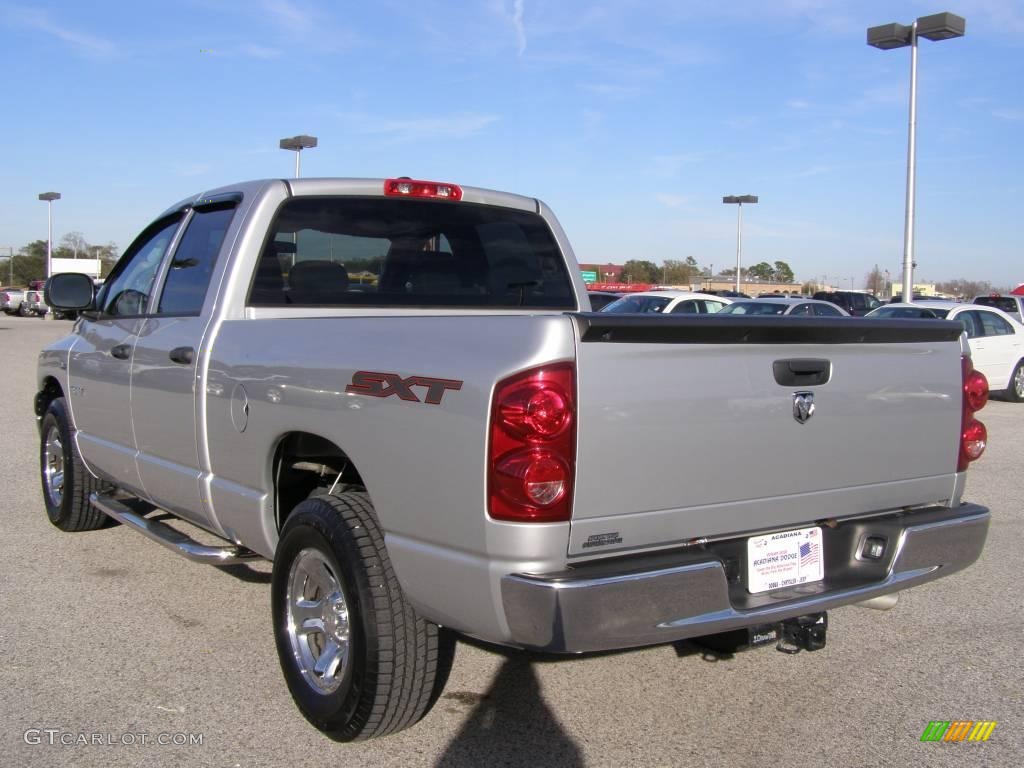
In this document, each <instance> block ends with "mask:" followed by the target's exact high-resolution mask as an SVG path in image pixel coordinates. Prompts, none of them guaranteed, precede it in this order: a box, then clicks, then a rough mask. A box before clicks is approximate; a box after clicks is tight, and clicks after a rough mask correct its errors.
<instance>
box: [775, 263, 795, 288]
mask: <svg viewBox="0 0 1024 768" xmlns="http://www.w3.org/2000/svg"><path fill="white" fill-rule="evenodd" d="M772 277H773V279H774V280H775V282H777V283H792V282H793V270H792V269H790V268H789V264H787V263H786V262H784V261H776V262H775V269H773V270H772Z"/></svg>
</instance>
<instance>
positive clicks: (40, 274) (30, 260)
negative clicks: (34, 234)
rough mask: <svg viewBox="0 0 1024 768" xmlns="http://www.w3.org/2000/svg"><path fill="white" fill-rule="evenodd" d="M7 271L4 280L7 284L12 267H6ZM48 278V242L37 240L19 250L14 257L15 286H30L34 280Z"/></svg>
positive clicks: (7, 265)
mask: <svg viewBox="0 0 1024 768" xmlns="http://www.w3.org/2000/svg"><path fill="white" fill-rule="evenodd" d="M4 266H6V267H7V270H6V271H5V272H4V275H3V277H2V278H0V279H2V280H3V281H4V282H6V281H7V280H8V279H10V278H9V276H10V270H11V267H10V265H9V264H6V265H4ZM44 277H46V241H45V240H36V241H34V242H31V243H29V244H28V245H26V246H24V247H22V248H19V249H18V253H17V254H16V255H15V257H14V284H15V285H28V284H29V283H30V282H32V281H33V280H42V279H43V278H44Z"/></svg>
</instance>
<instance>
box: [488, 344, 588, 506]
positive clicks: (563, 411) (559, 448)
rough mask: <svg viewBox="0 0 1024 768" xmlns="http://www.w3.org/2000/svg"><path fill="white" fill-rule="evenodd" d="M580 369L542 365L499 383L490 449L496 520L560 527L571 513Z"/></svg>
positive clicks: (490, 496) (491, 495)
mask: <svg viewBox="0 0 1024 768" xmlns="http://www.w3.org/2000/svg"><path fill="white" fill-rule="evenodd" d="M575 379H576V377H575V369H574V368H573V366H572V364H571V363H557V364H554V365H546V366H541V367H539V368H534V369H531V370H529V371H525V372H523V373H520V374H517V375H516V376H512V377H510V378H508V379H505V380H503V381H501V382H499V383H498V385H497V387H496V388H495V391H494V403H493V406H492V409H491V426H490V445H489V447H488V457H487V465H488V483H487V485H488V488H487V491H488V492H487V496H488V512H489V513H490V515H491V517H493V518H495V519H496V520H511V521H515V522H544V523H548V522H558V521H564V520H568V519H569V518H570V516H571V514H572V482H573V475H574V474H575V465H576V441H575V429H574V427H575V423H574V422H575V418H576V405H575V391H576V381H575Z"/></svg>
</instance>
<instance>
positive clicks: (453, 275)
mask: <svg viewBox="0 0 1024 768" xmlns="http://www.w3.org/2000/svg"><path fill="white" fill-rule="evenodd" d="M249 304H250V305H253V306H290V305H299V306H377V307H380V306H385V307H506V308H511V307H550V308H557V309H575V308H576V299H575V294H574V293H573V289H572V283H571V281H570V279H569V275H568V273H567V272H566V269H565V263H564V260H563V258H562V254H561V252H560V251H559V249H558V246H557V244H556V243H555V240H554V237H553V235H552V234H551V230H550V229H549V228H548V226H547V224H546V223H545V222H544V220H543V219H542V218H541V217H540V216H539V215H537V214H535V213H528V212H526V211H517V210H512V209H509V208H501V207H498V206H488V205H475V204H472V203H455V204H453V203H449V202H432V201H424V200H395V199H389V198H356V197H316V198H296V199H293V200H290V201H288V202H287V203H285V204H284V205H283V206H282V207H281V210H280V211H278V214H277V216H276V218H275V221H274V224H273V226H272V228H271V233H270V239H269V240H268V241H267V243H266V245H265V246H264V249H263V253H262V254H261V257H260V261H259V264H258V266H257V270H256V274H255V275H254V277H253V283H252V288H251V290H250V294H249Z"/></svg>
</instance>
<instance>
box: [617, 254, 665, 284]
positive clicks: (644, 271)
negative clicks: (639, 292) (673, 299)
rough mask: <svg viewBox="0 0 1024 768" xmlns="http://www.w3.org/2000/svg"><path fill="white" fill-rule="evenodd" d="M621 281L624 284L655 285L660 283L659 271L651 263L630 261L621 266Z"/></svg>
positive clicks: (656, 266) (636, 260)
mask: <svg viewBox="0 0 1024 768" xmlns="http://www.w3.org/2000/svg"><path fill="white" fill-rule="evenodd" d="M622 281H623V282H625V283H657V282H660V281H661V269H659V268H658V265H657V264H655V263H654V262H653V261H640V260H638V259H630V260H629V261H627V262H626V263H625V264H624V265H623V266H622Z"/></svg>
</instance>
